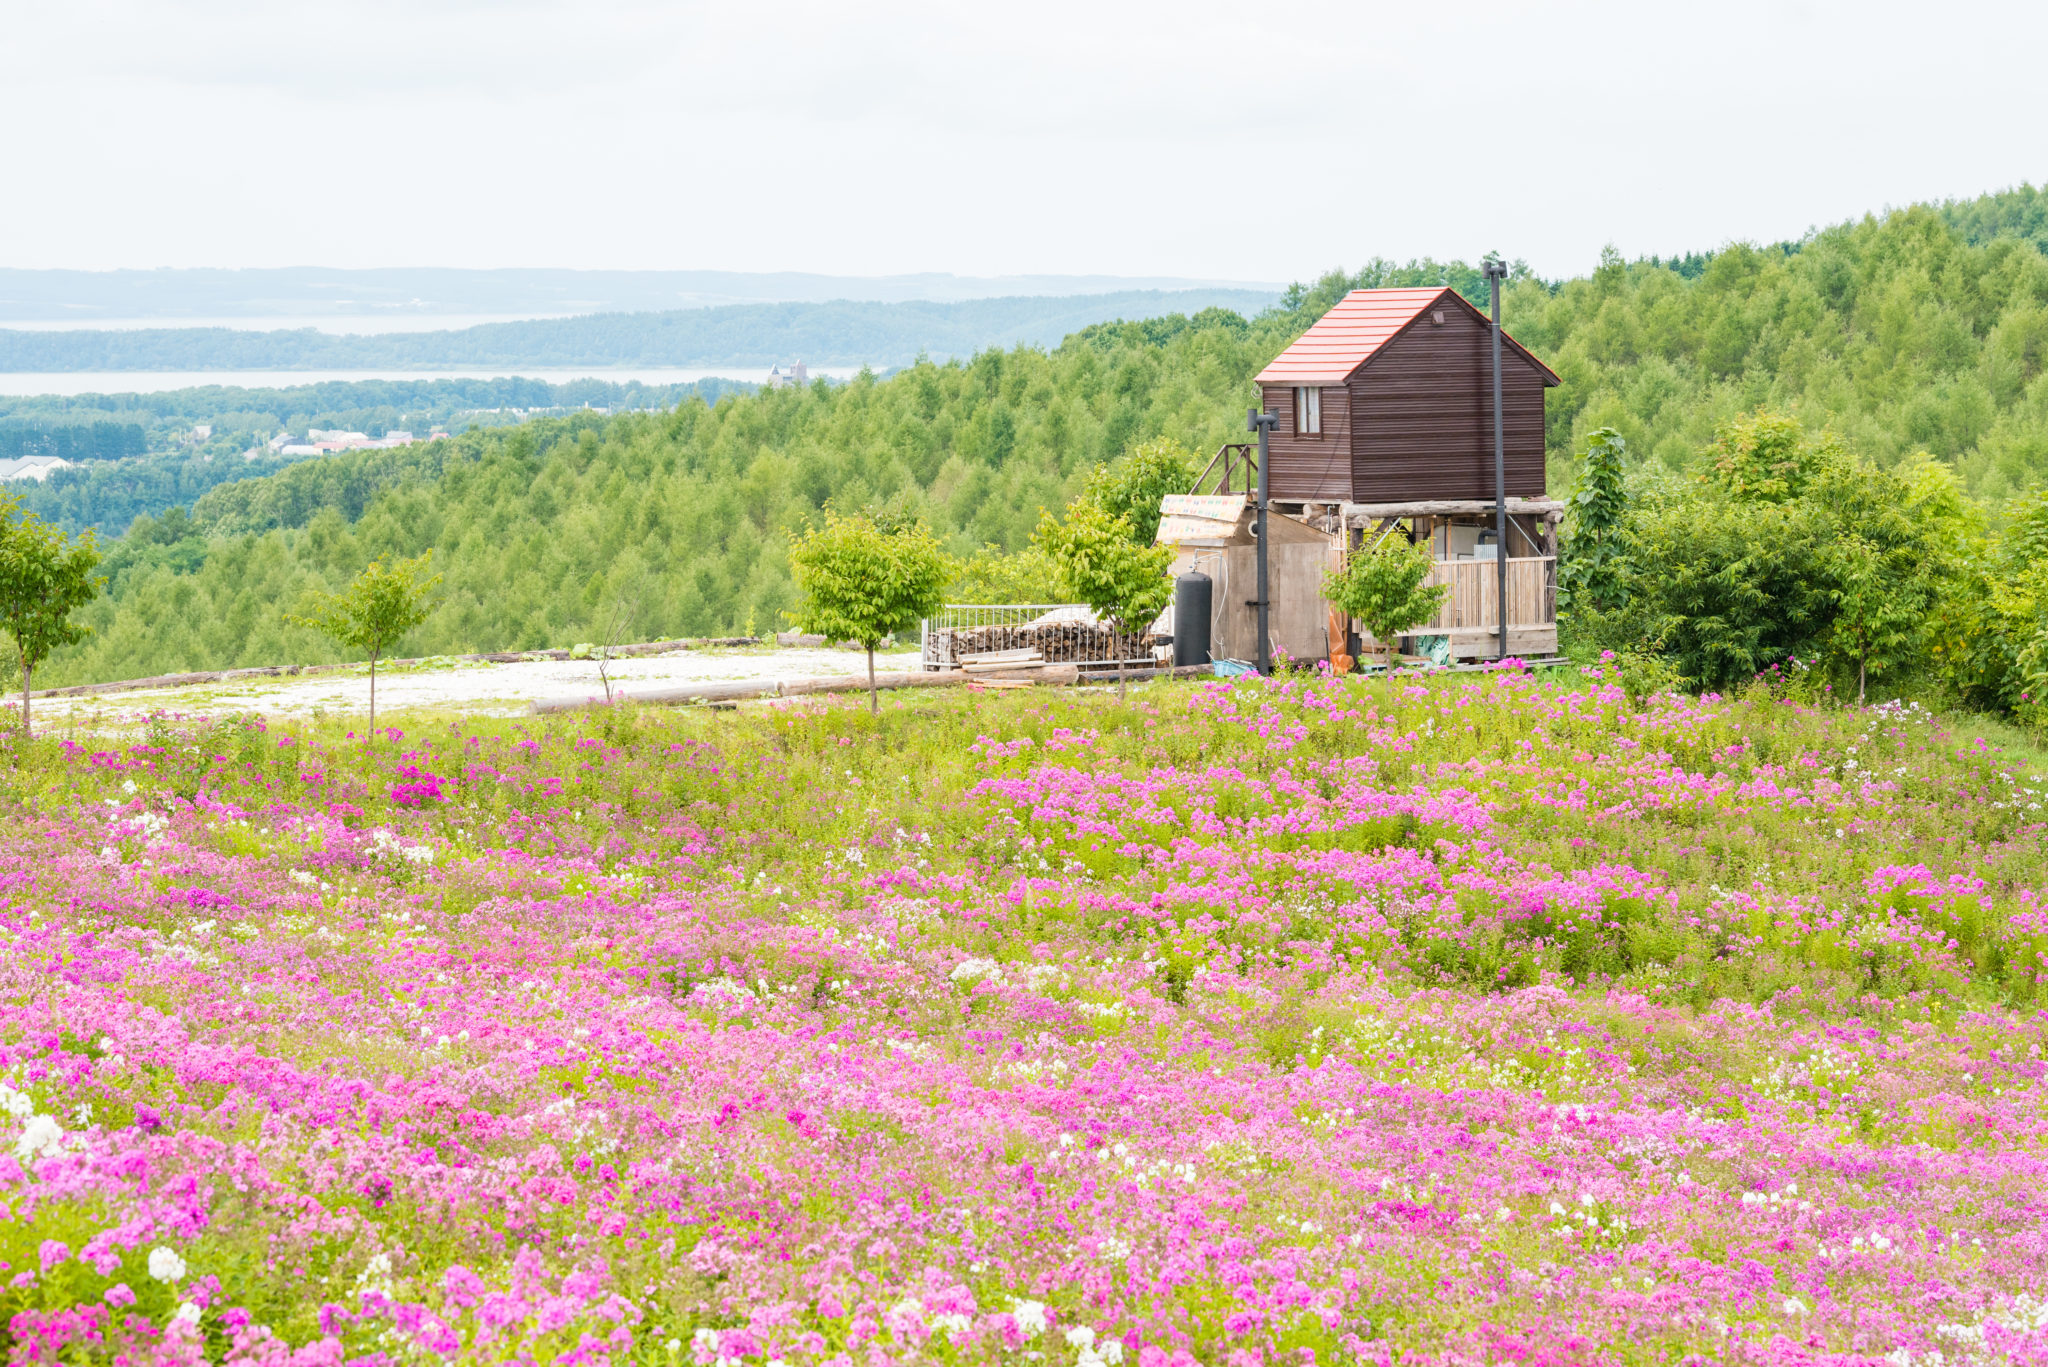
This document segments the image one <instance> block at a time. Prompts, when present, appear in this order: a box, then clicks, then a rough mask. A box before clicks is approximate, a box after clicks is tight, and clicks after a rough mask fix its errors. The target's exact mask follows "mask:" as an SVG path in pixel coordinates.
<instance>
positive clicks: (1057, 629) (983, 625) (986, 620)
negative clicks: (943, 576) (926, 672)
mask: <svg viewBox="0 0 2048 1367" xmlns="http://www.w3.org/2000/svg"><path fill="white" fill-rule="evenodd" d="M922 635H923V643H924V649H923V657H924V667H925V668H926V669H957V668H959V667H960V665H961V662H962V661H963V659H964V658H966V657H968V656H974V655H986V654H990V653H992V652H994V651H998V650H1027V649H1029V650H1036V651H1038V653H1039V658H1040V659H1042V660H1045V661H1046V662H1047V663H1049V664H1088V663H1092V662H1096V661H1108V660H1115V659H1117V658H1119V655H1118V652H1120V651H1121V652H1122V657H1123V658H1125V659H1131V658H1135V657H1137V656H1139V655H1141V654H1142V653H1143V650H1144V645H1143V637H1142V635H1141V634H1139V633H1136V632H1126V633H1116V632H1112V631H1111V630H1110V629H1109V628H1108V627H1106V626H1104V625H1102V624H1101V623H1100V622H1097V621H1096V620H1095V614H1094V613H1093V612H1091V611H1090V610H1089V609H1088V608H1087V607H1086V606H1085V605H1083V604H1080V603H948V604H947V605H946V606H945V607H943V608H941V609H939V611H938V613H937V614H936V615H935V616H932V617H927V618H926V619H925V622H924V630H923V633H922Z"/></svg>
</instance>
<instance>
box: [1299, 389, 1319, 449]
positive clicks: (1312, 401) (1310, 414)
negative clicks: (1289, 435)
mask: <svg viewBox="0 0 2048 1367" xmlns="http://www.w3.org/2000/svg"><path fill="white" fill-rule="evenodd" d="M1322 430H1323V391H1322V390H1320V389H1297V390H1295V391H1294V431H1295V434H1296V435H1298V436H1303V437H1313V436H1319V435H1321V433H1322Z"/></svg>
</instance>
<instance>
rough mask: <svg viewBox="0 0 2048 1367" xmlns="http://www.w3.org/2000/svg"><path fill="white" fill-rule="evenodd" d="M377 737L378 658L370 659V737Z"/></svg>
mask: <svg viewBox="0 0 2048 1367" xmlns="http://www.w3.org/2000/svg"><path fill="white" fill-rule="evenodd" d="M376 735H377V657H376V656H375V655H372V656H371V657H370V736H371V738H372V739H375V737H376Z"/></svg>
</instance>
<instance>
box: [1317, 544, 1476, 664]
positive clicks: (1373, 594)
mask: <svg viewBox="0 0 2048 1367" xmlns="http://www.w3.org/2000/svg"><path fill="white" fill-rule="evenodd" d="M1431 563H1432V560H1431V556H1430V553H1429V548H1428V547H1427V546H1416V545H1410V544H1409V543H1408V542H1407V541H1406V540H1403V539H1401V538H1399V537H1397V536H1394V535H1392V534H1389V535H1386V536H1382V537H1381V538H1380V539H1379V541H1378V542H1376V543H1375V544H1374V545H1372V546H1371V547H1369V548H1367V549H1365V550H1360V551H1354V552H1352V554H1351V557H1350V559H1349V560H1348V561H1346V562H1345V565H1344V568H1343V569H1341V570H1338V571H1337V572H1336V573H1334V574H1329V575H1325V576H1324V577H1323V597H1324V598H1325V599H1327V600H1328V601H1329V602H1330V603H1331V605H1332V606H1334V607H1336V608H1338V609H1339V610H1340V611H1342V612H1345V613H1348V614H1349V615H1350V616H1352V617H1355V618H1356V619H1358V622H1359V623H1360V625H1362V626H1364V628H1365V629H1366V630H1367V631H1368V632H1370V633H1371V634H1372V638H1373V639H1374V640H1376V641H1378V642H1379V643H1380V645H1381V646H1382V647H1383V648H1384V649H1385V650H1386V652H1387V669H1388V670H1389V671H1392V669H1393V667H1394V638H1395V637H1396V636H1399V635H1400V634H1401V633H1402V632H1404V631H1408V630H1410V629H1412V628H1414V627H1418V626H1420V625H1422V624H1423V623H1424V622H1427V621H1428V620H1429V619H1430V618H1432V617H1434V616H1436V612H1437V609H1438V608H1440V607H1442V606H1443V601H1444V596H1445V595H1446V594H1448V593H1449V592H1450V586H1449V585H1447V584H1425V583H1423V582H1422V581H1423V580H1425V579H1427V578H1428V577H1429V571H1430V566H1431Z"/></svg>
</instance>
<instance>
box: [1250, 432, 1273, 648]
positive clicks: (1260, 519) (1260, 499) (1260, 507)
mask: <svg viewBox="0 0 2048 1367" xmlns="http://www.w3.org/2000/svg"><path fill="white" fill-rule="evenodd" d="M1272 424H1274V416H1272V414H1270V412H1260V410H1257V408H1253V410H1251V412H1249V414H1245V426H1249V428H1251V430H1253V432H1257V434H1260V496H1257V523H1255V527H1257V531H1255V535H1257V539H1260V547H1257V553H1260V639H1257V668H1260V674H1272V672H1274V654H1272V637H1270V635H1268V633H1266V623H1268V619H1266V607H1268V600H1270V596H1272V594H1270V586H1272V580H1270V574H1272V568H1270V564H1268V557H1266V504H1268V498H1270V494H1272V478H1270V473H1268V465H1270V463H1272V461H1268V443H1266V432H1270V430H1272Z"/></svg>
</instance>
